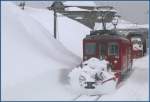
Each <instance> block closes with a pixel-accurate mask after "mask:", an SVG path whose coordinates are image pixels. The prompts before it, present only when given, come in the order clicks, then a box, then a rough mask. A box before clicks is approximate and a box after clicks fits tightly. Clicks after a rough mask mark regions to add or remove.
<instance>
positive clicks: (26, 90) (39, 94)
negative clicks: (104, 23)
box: [1, 2, 81, 100]
mask: <svg viewBox="0 0 150 102" xmlns="http://www.w3.org/2000/svg"><path fill="white" fill-rule="evenodd" d="M1 8H2V53H1V55H2V67H1V68H2V69H1V71H2V99H3V100H70V99H69V98H71V96H70V92H69V91H67V90H66V89H65V83H67V82H65V75H64V74H63V73H64V70H66V71H67V70H69V69H67V68H69V67H70V66H71V67H72V66H76V65H78V64H79V63H80V61H81V59H80V58H79V57H77V56H76V55H74V54H73V53H71V52H70V51H68V50H67V49H66V48H65V47H64V46H63V45H62V44H61V43H60V42H58V41H57V40H55V39H54V38H53V36H52V35H51V34H50V33H49V32H48V31H47V30H46V29H45V28H44V27H43V26H42V25H41V24H40V23H39V22H37V21H36V20H35V19H33V18H32V17H30V16H28V14H27V13H26V12H24V11H22V10H21V9H20V8H18V7H17V6H15V5H13V4H11V3H9V2H2V7H1ZM62 72H63V73H62ZM62 78H64V79H62ZM72 96H73V95H72ZM59 98H60V99H59Z"/></svg>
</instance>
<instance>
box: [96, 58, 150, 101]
mask: <svg viewBox="0 0 150 102" xmlns="http://www.w3.org/2000/svg"><path fill="white" fill-rule="evenodd" d="M148 68H149V55H147V56H145V57H143V58H140V59H137V60H135V61H134V64H133V73H132V74H131V76H130V77H129V78H128V79H127V80H126V81H125V82H124V83H123V85H122V86H121V87H120V88H119V89H118V90H116V92H114V93H112V94H109V95H104V96H102V97H101V98H100V100H99V101H148V100H149V91H148V90H149V69H148Z"/></svg>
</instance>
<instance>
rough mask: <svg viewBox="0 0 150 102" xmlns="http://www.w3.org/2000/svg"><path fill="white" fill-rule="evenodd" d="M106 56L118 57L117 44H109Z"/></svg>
mask: <svg viewBox="0 0 150 102" xmlns="http://www.w3.org/2000/svg"><path fill="white" fill-rule="evenodd" d="M108 54H109V55H115V56H118V55H119V47H118V44H116V43H110V44H109V46H108Z"/></svg>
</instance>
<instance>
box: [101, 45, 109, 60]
mask: <svg viewBox="0 0 150 102" xmlns="http://www.w3.org/2000/svg"><path fill="white" fill-rule="evenodd" d="M106 56H107V45H106V44H104V43H100V44H99V59H101V60H102V59H106Z"/></svg>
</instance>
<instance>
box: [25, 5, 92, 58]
mask: <svg viewBox="0 0 150 102" xmlns="http://www.w3.org/2000/svg"><path fill="white" fill-rule="evenodd" d="M23 12H26V13H28V14H29V15H30V16H31V17H33V18H34V19H35V20H36V21H38V22H39V23H40V24H41V25H42V26H43V27H45V28H46V29H47V31H48V32H49V33H51V34H53V25H54V24H53V12H52V11H48V10H47V9H36V8H30V7H26V8H25V10H24V11H23ZM89 33H90V29H89V28H87V27H86V26H84V25H82V24H80V23H79V22H77V21H74V20H72V19H69V18H68V17H65V16H62V15H60V14H59V16H58V22H57V34H58V36H57V37H58V38H57V39H58V40H59V41H60V42H61V43H62V44H63V45H64V46H65V47H66V48H67V49H69V50H70V51H71V52H73V53H75V54H76V55H78V56H80V57H82V40H83V38H84V37H85V36H86V34H89Z"/></svg>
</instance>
